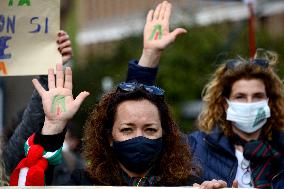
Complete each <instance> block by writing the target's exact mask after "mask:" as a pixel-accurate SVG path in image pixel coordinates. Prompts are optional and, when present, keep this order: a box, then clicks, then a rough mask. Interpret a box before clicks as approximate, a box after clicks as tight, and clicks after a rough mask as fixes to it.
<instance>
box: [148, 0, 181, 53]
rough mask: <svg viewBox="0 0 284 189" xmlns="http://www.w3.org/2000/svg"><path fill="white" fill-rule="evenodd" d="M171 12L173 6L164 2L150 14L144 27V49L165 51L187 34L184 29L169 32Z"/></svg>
mask: <svg viewBox="0 0 284 189" xmlns="http://www.w3.org/2000/svg"><path fill="white" fill-rule="evenodd" d="M171 11H172V5H171V4H170V3H169V2H167V1H164V2H163V3H160V4H158V5H157V7H156V9H155V10H150V11H149V12H148V15H147V20H146V24H145V27H144V49H153V50H164V49H165V48H166V47H167V46H168V45H169V44H171V43H172V42H174V41H175V39H176V37H177V36H178V35H180V34H183V33H186V30H185V29H183V28H176V29H175V30H174V31H172V32H170V31H169V22H170V16H171Z"/></svg>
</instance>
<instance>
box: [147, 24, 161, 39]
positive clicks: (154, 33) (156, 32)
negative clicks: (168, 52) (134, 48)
mask: <svg viewBox="0 0 284 189" xmlns="http://www.w3.org/2000/svg"><path fill="white" fill-rule="evenodd" d="M162 36H163V30H162V25H161V24H156V25H155V26H154V29H153V31H152V34H151V36H150V38H149V40H153V39H154V40H158V39H161V38H162Z"/></svg>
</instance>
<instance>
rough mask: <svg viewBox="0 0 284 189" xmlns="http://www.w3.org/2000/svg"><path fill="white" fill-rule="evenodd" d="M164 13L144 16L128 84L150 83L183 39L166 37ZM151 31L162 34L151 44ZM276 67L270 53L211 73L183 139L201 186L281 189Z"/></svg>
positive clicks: (283, 126)
mask: <svg viewBox="0 0 284 189" xmlns="http://www.w3.org/2000/svg"><path fill="white" fill-rule="evenodd" d="M170 13H171V4H170V3H168V2H167V1H164V2H163V3H161V4H159V5H158V6H157V8H156V10H155V11H154V13H153V11H150V12H149V13H148V17H147V21H146V25H145V28H144V49H143V53H142V56H141V58H140V60H139V62H137V61H132V62H130V65H131V66H130V69H129V71H128V80H130V81H131V80H133V81H134V80H135V81H142V82H143V83H144V84H153V83H154V80H155V77H156V73H157V67H158V63H159V60H160V56H161V54H162V52H163V50H164V49H165V48H166V47H167V46H169V44H171V43H172V42H174V40H175V38H176V37H177V36H178V35H179V34H182V33H185V30H184V29H182V28H178V29H175V30H174V31H173V32H170V31H169V17H170V16H169V15H170ZM157 26H159V27H160V28H161V31H162V32H161V33H160V36H159V37H156V38H152V34H153V32H154V31H156V29H155V28H156V27H157ZM154 33H155V32H154ZM155 34H156V33H155ZM156 35H158V34H156ZM276 64H277V56H276V55H275V54H274V53H272V52H269V51H263V50H259V51H258V52H257V54H256V56H255V58H254V59H253V60H245V59H242V58H238V59H234V60H227V61H225V62H224V63H223V64H221V65H219V67H218V68H217V69H216V71H215V72H214V73H213V75H212V78H211V80H210V81H209V82H208V84H207V85H206V86H205V88H204V90H203V94H202V96H203V102H204V106H203V110H202V112H201V114H200V116H199V122H198V127H199V131H196V132H194V133H190V134H188V140H189V144H190V149H191V152H192V154H193V157H194V159H195V160H196V162H199V164H200V165H201V168H202V170H203V174H202V176H201V177H202V178H203V179H204V180H210V179H222V180H224V181H226V182H227V184H228V185H229V186H232V185H233V186H236V185H239V186H240V187H246V188H249V187H256V188H262V189H266V188H267V189H268V188H279V189H280V188H281V187H282V188H283V186H284V157H283V149H284V110H283V106H284V96H283V92H284V91H283V82H282V81H281V80H280V78H279V76H278V75H277V74H276V73H275V71H274V67H275V65H276ZM189 87H190V86H189Z"/></svg>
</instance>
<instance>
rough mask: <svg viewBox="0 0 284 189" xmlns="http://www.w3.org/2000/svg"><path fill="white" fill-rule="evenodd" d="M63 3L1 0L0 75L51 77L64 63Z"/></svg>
mask: <svg viewBox="0 0 284 189" xmlns="http://www.w3.org/2000/svg"><path fill="white" fill-rule="evenodd" d="M59 25H60V0H1V1H0V75H2V76H14V75H39V74H47V70H48V68H50V67H55V64H56V63H60V62H61V61H62V57H61V55H60V53H59V52H58V50H57V48H58V45H57V43H56V36H57V33H58V32H59Z"/></svg>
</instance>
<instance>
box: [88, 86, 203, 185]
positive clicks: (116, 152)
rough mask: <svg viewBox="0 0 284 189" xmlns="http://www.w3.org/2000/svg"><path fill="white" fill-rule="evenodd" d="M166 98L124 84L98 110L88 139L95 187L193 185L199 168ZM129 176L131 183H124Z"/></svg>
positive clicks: (141, 87) (90, 166) (157, 89)
mask: <svg viewBox="0 0 284 189" xmlns="http://www.w3.org/2000/svg"><path fill="white" fill-rule="evenodd" d="M145 88H146V89H148V91H150V90H152V91H153V92H148V91H147V90H145ZM155 91H157V92H155ZM155 93H157V94H155ZM162 94H163V91H162V89H159V88H156V87H154V86H147V87H145V86H143V85H142V84H141V85H139V84H135V83H121V84H120V85H119V86H118V88H117V90H115V91H113V92H111V93H109V94H106V95H105V96H104V97H103V98H102V100H101V101H100V102H99V104H98V105H97V106H96V107H95V109H94V111H93V112H92V113H91V115H90V116H89V119H88V120H87V124H86V128H85V136H84V154H85V156H86V160H87V162H88V164H87V170H88V173H89V175H90V176H91V178H93V179H94V182H96V183H101V184H104V185H129V184H130V183H129V182H131V183H132V184H130V185H137V186H138V185H167V186H177V185H192V184H193V182H192V181H193V180H192V179H191V178H193V177H192V176H193V175H194V174H196V173H197V170H198V168H196V167H195V166H194V165H193V164H192V161H191V154H190V152H189V148H188V146H187V145H186V144H187V143H186V142H185V141H184V138H182V136H181V133H180V131H179V129H178V127H177V125H176V123H175V122H174V121H173V119H172V116H171V114H170V111H169V108H168V105H167V104H166V103H165V100H164V96H163V95H162ZM94 136H97V137H94ZM107 139H108V140H107ZM121 141H123V142H121ZM123 171H124V173H123ZM125 173H127V174H128V175H131V176H132V178H131V179H126V180H125V177H127V174H125ZM121 175H125V176H124V177H122V176H121ZM126 181H127V182H126ZM189 181H190V183H189Z"/></svg>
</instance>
